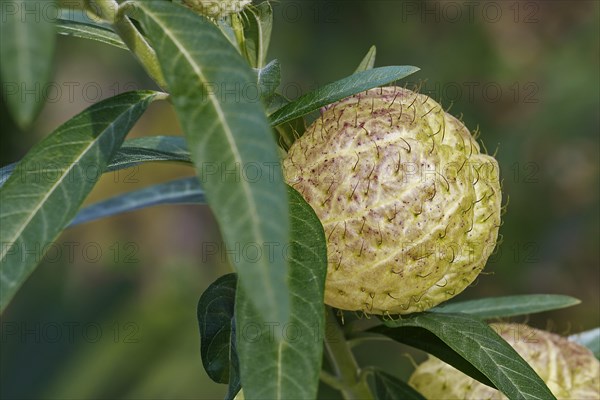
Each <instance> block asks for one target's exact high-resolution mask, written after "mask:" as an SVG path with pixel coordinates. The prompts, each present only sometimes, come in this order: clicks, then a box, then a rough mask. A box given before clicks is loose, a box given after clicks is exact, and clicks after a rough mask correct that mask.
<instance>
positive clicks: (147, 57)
mask: <svg viewBox="0 0 600 400" xmlns="http://www.w3.org/2000/svg"><path fill="white" fill-rule="evenodd" d="M94 4H96V6H97V8H98V9H99V10H100V11H101V13H102V17H103V18H104V19H105V20H106V21H107V22H109V23H110V24H111V25H112V28H113V29H114V31H115V32H116V33H117V34H118V35H119V36H120V37H121V39H122V40H123V42H124V43H125V44H126V45H127V47H128V48H129V50H131V52H132V53H133V54H134V55H135V56H136V58H137V59H138V60H139V61H140V63H141V64H142V65H143V66H144V68H145V69H146V72H147V73H148V75H150V77H151V78H152V79H153V80H154V81H155V82H156V84H157V85H158V86H160V88H161V89H163V90H166V89H167V82H166V81H165V78H164V75H163V73H162V70H161V69H160V64H159V62H158V59H157V58H156V53H155V51H154V49H153V48H152V47H151V46H150V44H149V43H148V42H147V41H146V38H145V37H144V36H143V35H142V34H141V33H140V31H139V30H138V29H137V28H136V26H135V25H134V24H133V22H131V20H130V19H129V17H128V16H127V15H126V13H125V12H124V9H125V8H126V7H127V4H124V5H123V6H119V4H118V3H117V2H116V1H115V0H94Z"/></svg>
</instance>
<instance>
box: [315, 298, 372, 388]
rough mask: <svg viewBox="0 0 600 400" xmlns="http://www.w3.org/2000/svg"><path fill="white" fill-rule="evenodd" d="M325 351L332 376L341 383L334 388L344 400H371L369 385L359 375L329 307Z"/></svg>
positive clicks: (354, 360)
mask: <svg viewBox="0 0 600 400" xmlns="http://www.w3.org/2000/svg"><path fill="white" fill-rule="evenodd" d="M325 350H326V353H327V357H328V359H329V361H330V363H331V366H332V368H333V370H334V374H335V376H336V378H337V380H338V381H339V382H340V383H341V385H337V387H336V386H334V387H336V388H337V389H338V390H340V391H341V392H342V395H343V397H344V399H346V400H358V399H360V400H373V395H372V394H371V390H370V388H369V385H368V384H367V381H366V379H365V377H364V375H363V374H362V373H361V370H360V368H359V367H358V364H357V363H356V359H355V358H354V355H353V354H352V351H351V350H350V347H348V344H347V342H346V337H345V336H344V332H343V330H342V328H341V326H340V325H339V323H338V321H337V318H336V317H335V312H334V311H333V309H331V308H329V307H328V310H327V329H326V338H325ZM324 382H325V380H324ZM326 383H327V382H326ZM332 386H333V385H332Z"/></svg>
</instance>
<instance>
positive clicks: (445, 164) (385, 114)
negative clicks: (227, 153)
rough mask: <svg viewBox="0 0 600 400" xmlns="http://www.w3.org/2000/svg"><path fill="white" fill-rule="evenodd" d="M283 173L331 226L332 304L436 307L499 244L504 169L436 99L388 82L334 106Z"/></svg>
mask: <svg viewBox="0 0 600 400" xmlns="http://www.w3.org/2000/svg"><path fill="white" fill-rule="evenodd" d="M283 169H284V174H285V177H286V180H287V182H288V183H289V184H290V185H292V186H293V187H294V188H295V189H296V190H298V191H299V192H300V193H301V194H302V195H303V197H304V198H305V200H306V201H307V202H308V203H309V204H310V205H311V206H312V207H313V208H314V210H315V212H316V213H317V215H318V216H319V218H320V220H321V222H322V224H323V227H324V228H325V234H326V237H327V248H328V271H327V280H326V290H325V302H326V303H327V304H329V305H331V306H334V307H337V308H340V309H344V310H359V311H360V310H361V311H363V312H365V313H373V314H408V313H413V312H419V311H424V310H427V309H429V308H431V307H433V306H435V305H437V304H439V303H440V302H442V301H445V300H447V299H449V298H451V297H452V296H455V295H457V294H458V293H460V292H461V291H462V290H464V289H465V288H466V287H467V286H468V285H469V284H471V283H472V282H473V280H474V279H475V278H476V277H477V275H478V274H479V273H480V272H481V270H482V269H483V267H484V265H485V262H486V261H487V259H488V257H489V255H490V254H491V252H492V251H493V249H494V247H495V245H496V240H497V237H498V228H499V226H500V210H501V189H500V179H499V169H498V164H497V162H496V160H495V159H494V158H493V157H491V156H488V155H486V154H481V153H480V150H479V145H478V144H477V142H476V141H475V139H474V138H473V137H472V135H471V134H470V132H469V131H468V129H467V128H466V127H465V126H464V125H463V124H462V122H461V121H459V120H458V119H456V118H455V117H453V116H452V115H450V114H448V113H446V112H445V111H444V110H443V108H442V106H441V105H440V104H438V103H437V102H435V101H434V100H433V99H431V98H429V97H428V96H425V95H422V94H418V93H414V92H412V91H410V90H407V89H403V88H399V87H384V88H377V89H371V90H368V91H366V92H364V93H360V94H357V95H354V96H351V97H349V98H346V99H344V100H341V101H339V102H337V103H334V104H332V105H330V106H327V107H325V108H324V109H323V110H322V112H321V117H320V118H318V119H317V120H316V121H315V122H314V123H313V124H312V125H311V126H310V127H309V128H308V129H307V131H306V132H305V133H304V135H303V136H302V137H300V138H299V139H298V140H296V142H295V143H294V144H293V145H292V146H291V148H290V150H289V152H288V155H287V157H286V158H285V160H284V162H283Z"/></svg>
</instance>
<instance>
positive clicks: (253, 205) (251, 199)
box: [136, 2, 274, 298]
mask: <svg viewBox="0 0 600 400" xmlns="http://www.w3.org/2000/svg"><path fill="white" fill-rule="evenodd" d="M136 4H139V5H140V6H141V7H142V8H144V10H145V12H146V14H147V15H149V16H152V19H154V21H155V23H156V24H157V25H159V26H160V27H161V28H162V29H163V32H164V33H165V34H166V35H167V36H168V37H169V38H170V39H171V40H172V42H173V44H175V46H177V48H178V49H179V51H180V54H183V56H184V58H185V59H187V60H188V63H189V64H190V66H191V67H192V68H193V69H194V72H196V73H197V74H198V76H199V80H200V83H201V84H202V85H203V86H204V82H205V81H206V78H205V76H204V74H203V73H202V69H201V67H200V66H199V65H197V64H196V63H195V62H194V60H193V58H192V56H191V54H189V52H188V51H187V49H186V48H185V46H183V44H182V43H181V42H180V41H179V40H178V39H177V38H176V37H175V36H173V35H172V34H171V32H170V29H168V27H167V26H165V25H164V24H162V23H161V22H160V19H159V18H157V16H156V14H155V13H153V12H152V11H150V10H148V9H147V8H146V7H145V6H144V5H143V3H141V2H137V3H136ZM207 92H208V98H209V100H210V102H211V103H212V104H213V106H214V108H215V110H216V111H217V115H218V117H219V120H220V121H221V124H222V125H223V128H224V131H225V137H226V138H227V141H228V143H229V144H230V149H231V150H232V152H233V153H234V154H233V155H234V158H235V159H236V160H238V161H240V162H241V161H243V160H242V157H241V155H240V152H239V149H238V146H237V145H236V143H235V140H233V133H232V131H231V128H230V126H229V124H228V123H227V119H226V118H225V116H224V114H223V110H222V109H221V106H220V104H219V102H218V100H217V99H216V98H215V95H214V94H213V93H212V92H211V91H207ZM240 181H241V186H242V189H243V191H244V193H245V194H246V198H247V201H248V203H247V204H248V205H249V206H250V207H248V211H249V213H250V214H251V218H252V220H253V221H254V222H255V223H253V224H251V225H252V230H253V232H254V236H255V237H257V238H260V239H261V241H262V242H263V243H264V241H265V240H264V238H263V236H262V234H261V233H260V232H259V231H258V230H257V228H256V227H257V226H259V222H260V221H259V219H258V218H257V206H256V202H255V200H254V197H253V196H252V192H251V190H250V187H249V185H248V183H247V182H245V180H244V179H241V180H240ZM271 297H272V298H274V296H271Z"/></svg>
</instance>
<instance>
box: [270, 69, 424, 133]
mask: <svg viewBox="0 0 600 400" xmlns="http://www.w3.org/2000/svg"><path fill="white" fill-rule="evenodd" d="M418 70H419V68H417V67H411V66H403V67H380V68H375V69H371V70H368V71H362V72H357V73H355V74H353V75H350V76H349V77H347V78H344V79H341V80H339V81H337V82H333V83H330V84H327V85H325V86H323V87H321V88H319V89H317V90H315V91H312V92H310V93H307V94H305V95H304V96H301V97H300V98H299V99H297V100H294V101H292V102H291V103H289V104H287V105H285V106H283V107H281V108H280V109H279V110H277V111H275V112H274V113H273V114H271V115H270V116H269V119H270V121H271V125H273V126H276V125H279V124H283V123H284V122H287V121H290V120H292V119H294V118H296V117H301V116H303V115H306V114H308V113H309V112H311V111H315V110H317V109H319V108H320V107H323V106H326V105H328V104H331V103H334V102H336V101H338V100H341V99H345V98H346V97H349V96H352V95H353V94H356V93H360V92H364V91H365V90H367V89H372V88H374V87H378V86H381V85H385V84H388V83H390V82H394V81H397V80H399V79H402V78H405V77H407V76H408V75H410V74H414V73H415V72H417V71H418Z"/></svg>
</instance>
